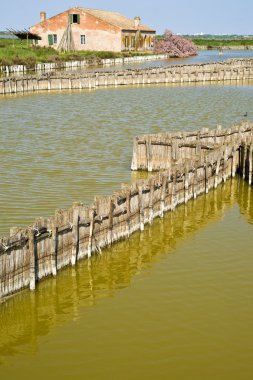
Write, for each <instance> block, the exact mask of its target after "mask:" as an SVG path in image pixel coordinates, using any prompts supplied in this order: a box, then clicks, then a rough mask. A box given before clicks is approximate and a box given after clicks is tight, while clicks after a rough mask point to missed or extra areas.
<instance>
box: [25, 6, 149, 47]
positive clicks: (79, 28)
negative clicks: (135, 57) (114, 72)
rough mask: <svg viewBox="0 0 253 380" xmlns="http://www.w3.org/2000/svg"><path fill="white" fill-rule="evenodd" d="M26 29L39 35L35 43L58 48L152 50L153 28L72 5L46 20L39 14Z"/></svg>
mask: <svg viewBox="0 0 253 380" xmlns="http://www.w3.org/2000/svg"><path fill="white" fill-rule="evenodd" d="M30 32H32V33H34V34H37V35H39V36H40V37H41V40H40V41H38V42H37V43H38V45H39V46H51V47H53V48H55V49H58V50H61V49H62V50H66V51H69V50H93V51H114V52H121V51H129V50H139V51H152V50H153V45H154V37H155V35H156V31H155V30H154V29H152V28H150V27H148V26H145V25H142V24H141V19H140V17H135V18H134V19H133V20H131V19H129V18H127V17H124V16H122V15H120V14H119V13H115V12H109V11H101V10H97V9H89V8H80V7H74V8H71V9H69V10H67V11H65V12H62V13H59V14H58V15H56V16H53V17H51V18H49V19H47V18H46V13H45V12H41V13H40V22H39V23H38V24H36V25H34V26H32V27H30Z"/></svg>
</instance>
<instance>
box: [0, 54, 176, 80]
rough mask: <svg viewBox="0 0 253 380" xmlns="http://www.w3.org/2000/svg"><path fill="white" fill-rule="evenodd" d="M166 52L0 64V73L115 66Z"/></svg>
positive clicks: (157, 58) (165, 57)
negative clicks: (28, 63)
mask: <svg viewBox="0 0 253 380" xmlns="http://www.w3.org/2000/svg"><path fill="white" fill-rule="evenodd" d="M168 58H169V56H168V55H167V54H152V55H139V56H133V57H120V58H103V59H102V58H99V57H90V58H89V57H88V58H84V59H82V60H78V61H66V62H61V61H59V62H45V63H37V64H35V65H34V67H32V68H28V67H27V66H26V65H12V66H0V73H3V74H5V75H9V74H13V73H15V74H26V73H27V72H29V71H35V72H43V71H54V70H64V69H65V70H72V69H77V68H79V69H84V68H88V67H94V66H99V65H100V66H116V65H124V64H125V63H132V62H144V61H156V60H164V59H168Z"/></svg>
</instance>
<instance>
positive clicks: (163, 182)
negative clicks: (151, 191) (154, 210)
mask: <svg viewBox="0 0 253 380" xmlns="http://www.w3.org/2000/svg"><path fill="white" fill-rule="evenodd" d="M166 188H167V176H166V175H165V174H164V175H163V176H162V192H161V203H160V218H163V213H164V209H165V196H166Z"/></svg>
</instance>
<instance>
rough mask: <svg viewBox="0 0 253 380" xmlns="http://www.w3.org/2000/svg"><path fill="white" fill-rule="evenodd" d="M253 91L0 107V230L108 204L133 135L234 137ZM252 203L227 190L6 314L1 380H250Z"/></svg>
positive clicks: (109, 96)
mask: <svg viewBox="0 0 253 380" xmlns="http://www.w3.org/2000/svg"><path fill="white" fill-rule="evenodd" d="M252 104H253V87H252V83H244V84H237V85H225V86H224V85H219V84H213V85H211V86H208V85H205V86H202V85H173V86H169V85H164V86H144V87H143V86H136V87H124V88H117V89H115V88H111V89H99V90H92V91H80V92H79V91H76V92H63V93H56V92H52V93H41V94H34V95H25V96H10V97H3V98H1V99H0V131H1V133H0V160H1V183H0V191H1V197H0V215H1V217H0V230H1V235H3V234H7V233H8V230H9V228H10V227H11V226H14V225H27V224H29V223H31V222H32V221H33V219H34V218H35V217H36V216H37V217H38V216H48V215H50V214H53V212H54V210H55V208H57V207H68V206H70V205H71V203H72V202H73V201H78V200H80V201H84V202H85V203H88V202H90V201H91V200H92V198H93V196H94V195H95V194H107V193H111V192H112V190H114V189H117V188H119V184H120V182H123V181H124V182H130V181H131V180H134V179H135V178H136V175H135V174H131V173H130V162H131V152H132V138H133V137H134V136H135V135H137V134H142V133H150V132H159V131H165V130H169V131H175V130H188V131H190V130H196V129H199V128H201V127H204V126H209V127H211V128H214V127H216V125H217V124H222V125H223V126H225V127H226V126H229V125H230V124H231V123H234V122H239V121H241V120H242V117H243V116H242V115H243V114H244V113H245V112H246V111H248V113H249V119H250V120H252V115H251V109H252ZM252 228H253V192H252V188H250V187H249V186H248V185H247V184H246V183H245V182H243V181H242V180H238V179H236V180H233V181H227V182H226V184H224V185H223V187H219V188H218V189H217V190H216V191H211V192H210V193H209V194H207V195H203V196H201V197H200V198H198V199H197V200H195V201H193V200H192V201H190V202H189V203H188V204H187V205H186V206H184V205H182V206H180V207H179V208H177V209H176V211H175V212H174V213H168V214H166V216H165V218H164V219H163V220H160V219H158V220H155V222H154V224H153V226H151V227H147V228H145V231H144V232H143V233H139V232H138V233H135V234H134V235H133V236H131V238H130V239H129V240H126V241H123V242H120V243H118V244H116V245H114V246H113V247H112V248H111V249H108V250H105V251H104V252H103V255H102V256H94V257H93V258H92V260H91V261H90V262H88V261H87V260H83V261H81V262H79V263H78V265H77V267H76V268H66V269H65V270H62V271H60V272H59V274H58V276H57V278H55V279H52V278H48V279H46V280H44V281H42V282H40V283H39V284H38V287H37V289H36V291H35V292H34V293H32V292H29V291H28V290H25V291H23V292H21V293H19V294H17V295H15V296H14V297H11V298H10V299H8V300H7V301H6V302H4V303H2V304H0V372H1V378H3V379H7V380H9V379H11V380H12V379H17V378H18V379H21V380H22V379H27V378H36V379H38V380H40V379H45V378H47V379H48V380H49V379H50V380H51V379H56V378H57V379H58V378H60V379H62V380H65V379H85V378H87V379H90V380H93V379H94V380H114V379H123V380H125V379H127V380H128V379H131V380H137V379H138V380H142V379H145V380H149V379H152V380H153V379H155V378H157V379H164V380H165V379H169V378H171V379H176V380H177V379H184V380H185V379H186V380H191V379H194V380H198V379H199V380H200V379H201V380H202V379H206V380H213V379H218V380H251V378H252V372H253V364H252V363H253V343H252V342H253V322H252V314H253V303H252V286H253V277H252V264H253V257H252V245H253V238H252V236H253V235H252Z"/></svg>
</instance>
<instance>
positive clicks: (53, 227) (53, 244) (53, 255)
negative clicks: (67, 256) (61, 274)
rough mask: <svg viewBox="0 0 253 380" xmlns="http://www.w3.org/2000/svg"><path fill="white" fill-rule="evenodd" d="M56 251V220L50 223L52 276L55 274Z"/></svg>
mask: <svg viewBox="0 0 253 380" xmlns="http://www.w3.org/2000/svg"><path fill="white" fill-rule="evenodd" d="M57 249H58V227H57V226H56V219H55V218H54V219H52V221H51V271H52V275H53V276H56V274H57Z"/></svg>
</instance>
